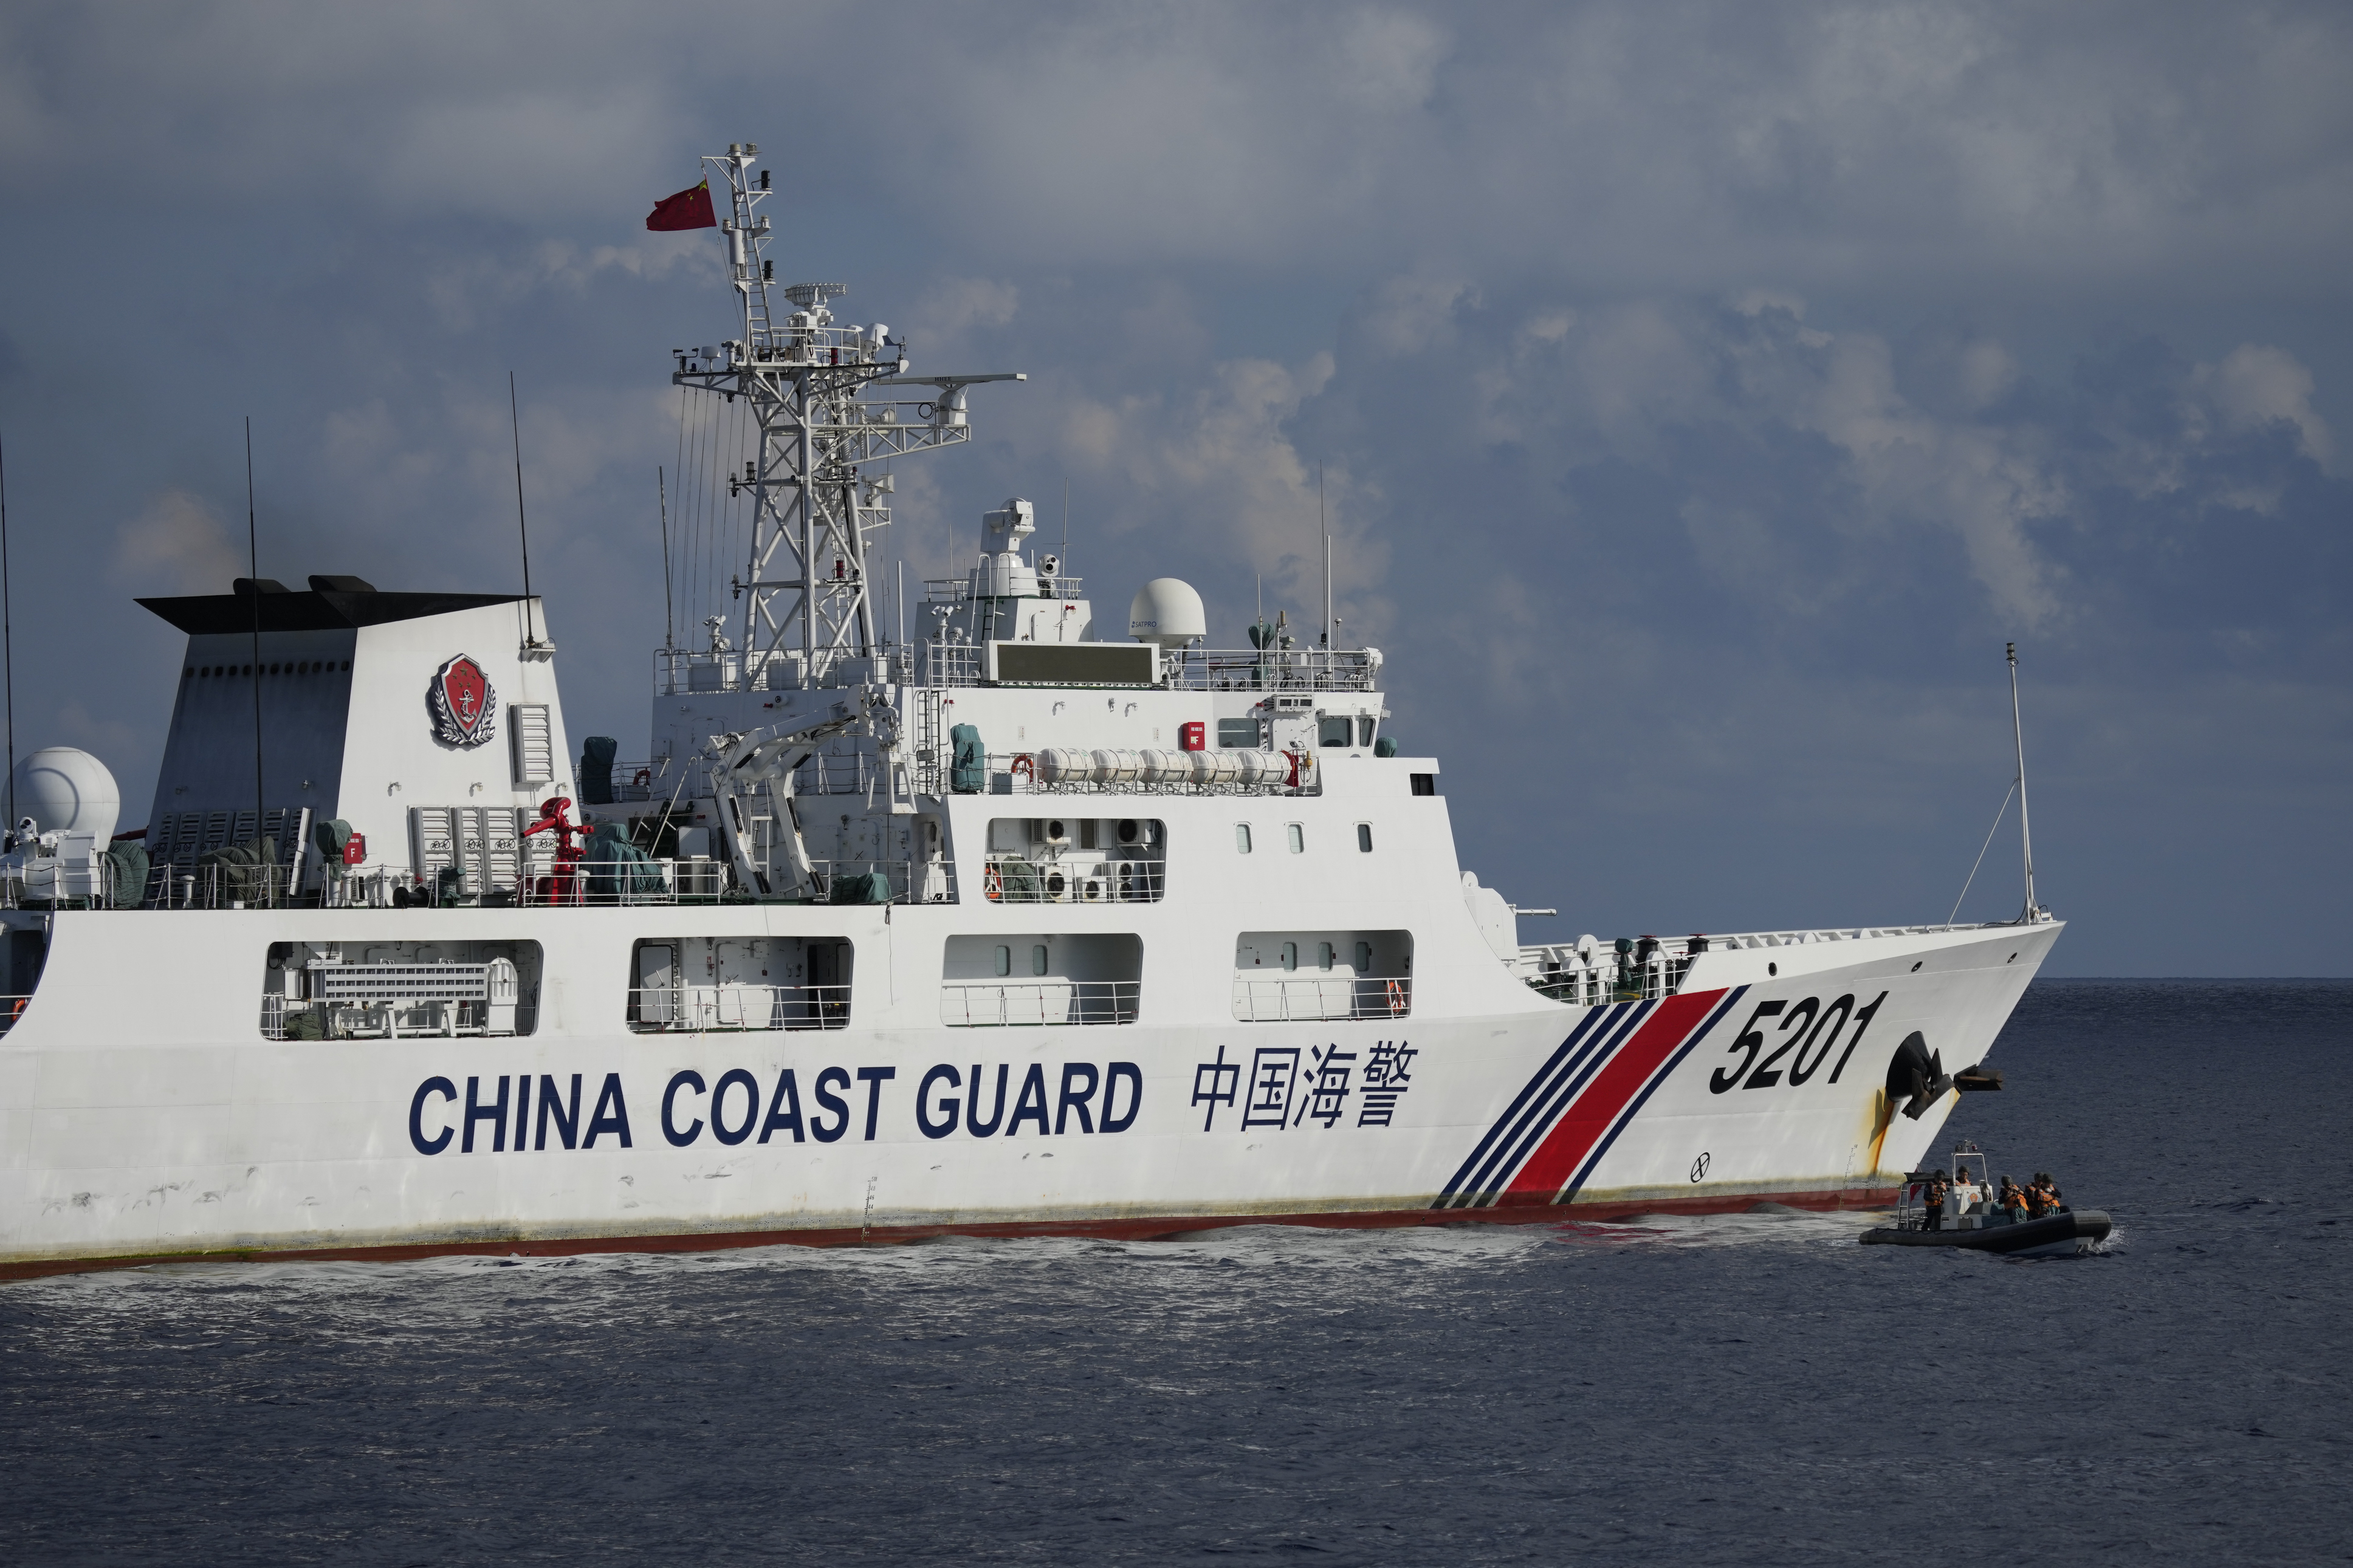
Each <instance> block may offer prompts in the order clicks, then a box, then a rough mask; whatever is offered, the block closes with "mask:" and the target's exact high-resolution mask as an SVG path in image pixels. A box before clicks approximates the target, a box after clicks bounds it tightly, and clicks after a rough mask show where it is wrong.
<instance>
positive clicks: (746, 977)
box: [628, 936, 856, 1034]
mask: <svg viewBox="0 0 2353 1568" xmlns="http://www.w3.org/2000/svg"><path fill="white" fill-rule="evenodd" d="M855 956H856V954H855V950H854V949H853V947H852V945H851V944H850V943H849V942H844V941H842V940H841V939H840V938H839V937H829V936H818V937H767V936H749V937H673V938H667V939H661V938H658V939H655V940H652V941H649V942H639V943H638V945H637V952H636V955H635V958H634V961H633V962H632V963H631V965H630V970H629V973H630V975H631V979H630V982H629V1006H628V1023H629V1027H630V1028H631V1029H632V1030H633V1031H635V1032H637V1033H638V1034H648V1033H657V1032H663V1031H670V1030H679V1031H684V1032H691V1033H702V1032H707V1031H711V1030H735V1029H839V1028H842V1027H844V1026H847V1025H848V1024H849V988H850V974H851V960H852V959H853V958H854V957H855Z"/></svg>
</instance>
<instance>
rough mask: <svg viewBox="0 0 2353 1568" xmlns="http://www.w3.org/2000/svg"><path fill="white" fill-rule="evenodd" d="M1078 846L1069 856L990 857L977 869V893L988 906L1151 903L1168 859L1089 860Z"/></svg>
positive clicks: (1162, 888) (1164, 881)
mask: <svg viewBox="0 0 2353 1568" xmlns="http://www.w3.org/2000/svg"><path fill="white" fill-rule="evenodd" d="M1090 854H1091V852H1090V851H1087V850H1081V851H1079V852H1078V854H1077V855H1076V856H1074V857H1073V858H1071V859H1069V860H1029V859H1024V858H1021V857H1019V856H1018V855H992V856H990V857H989V858H987V860H986V861H984V862H982V867H981V879H982V881H981V893H982V896H983V897H985V898H987V900H988V901H989V902H990V903H993V904H1152V903H1157V902H1159V901H1160V899H1161V897H1162V895H1163V893H1164V891H1165V889H1166V886H1167V878H1168V862H1167V861H1166V860H1162V859H1156V858H1155V859H1151V860H1113V859H1104V858H1088V857H1089V855H1090Z"/></svg>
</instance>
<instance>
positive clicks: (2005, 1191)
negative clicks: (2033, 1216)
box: [1994, 1176, 2026, 1221]
mask: <svg viewBox="0 0 2353 1568" xmlns="http://www.w3.org/2000/svg"><path fill="white" fill-rule="evenodd" d="M1994 1206H1996V1207H1997V1208H1999V1209H2000V1210H2001V1211H2002V1212H2003V1213H2004V1214H2006V1215H2010V1218H2011V1219H2012V1220H2013V1221H2017V1220H2023V1219H2024V1218H2025V1217H2026V1189H2025V1188H2023V1187H2021V1186H2020V1185H2019V1184H2017V1183H2016V1182H2013V1181H2011V1180H2010V1178H2009V1177H2008V1176H2004V1177H2003V1178H2002V1179H2001V1191H2000V1194H1997V1195H1996V1197H1995V1200H1994Z"/></svg>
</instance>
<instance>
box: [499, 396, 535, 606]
mask: <svg viewBox="0 0 2353 1568" xmlns="http://www.w3.org/2000/svg"><path fill="white" fill-rule="evenodd" d="M507 417H508V418H509V419H510V420H511V421H512V423H513V426H514V459H515V531H516V532H517V533H519V534H521V535H522V645H523V647H531V646H532V645H533V643H535V642H537V641H538V640H539V639H538V638H537V637H534V636H533V635H532V625H531V525H530V524H529V523H528V522H526V521H523V515H522V405H521V404H520V403H517V402H516V401H515V374H514V372H512V371H509V372H507Z"/></svg>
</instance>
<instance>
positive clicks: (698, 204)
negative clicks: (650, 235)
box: [646, 180, 719, 229]
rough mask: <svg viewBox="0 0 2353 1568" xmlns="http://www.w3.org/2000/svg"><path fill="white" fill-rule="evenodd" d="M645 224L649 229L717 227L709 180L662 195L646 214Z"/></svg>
mask: <svg viewBox="0 0 2353 1568" xmlns="http://www.w3.org/2000/svg"><path fill="white" fill-rule="evenodd" d="M646 226H647V227H648V228H651V229H674V228H717V227H718V226H719V219H718V217H717V216H715V215H713V214H712V210H711V182H710V181H709V180H705V181H703V182H702V184H699V185H690V186H688V187H687V188H686V189H685V190H682V191H681V192H679V193H678V195H674V196H664V197H663V198H662V199H661V200H659V201H658V202H656V203H655V204H654V210H653V211H651V212H649V213H648V214H647V215H646Z"/></svg>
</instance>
